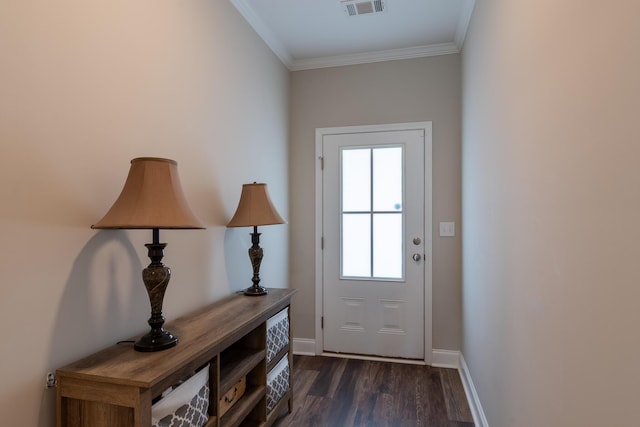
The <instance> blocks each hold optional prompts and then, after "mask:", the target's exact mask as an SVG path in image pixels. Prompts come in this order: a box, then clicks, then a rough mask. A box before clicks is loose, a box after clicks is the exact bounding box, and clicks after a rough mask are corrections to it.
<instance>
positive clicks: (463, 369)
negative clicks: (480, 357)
mask: <svg viewBox="0 0 640 427" xmlns="http://www.w3.org/2000/svg"><path fill="white" fill-rule="evenodd" d="M459 371H460V378H461V379H462V386H463V387H464V394H466V395H467V401H468V402H469V409H471V415H472V416H473V423H474V424H475V425H476V427H489V423H488V422H487V417H486V416H485V415H484V410H483V409H482V405H481V404H480V398H479V397H478V393H477V392H476V388H475V386H474V385H473V380H472V379H471V373H470V372H469V367H468V366H467V363H466V362H465V361H464V357H463V356H462V354H460V368H459Z"/></svg>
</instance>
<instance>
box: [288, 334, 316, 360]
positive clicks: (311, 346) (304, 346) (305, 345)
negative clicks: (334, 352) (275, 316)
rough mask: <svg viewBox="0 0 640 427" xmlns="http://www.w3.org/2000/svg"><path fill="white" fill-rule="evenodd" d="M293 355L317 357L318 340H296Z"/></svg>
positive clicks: (294, 340)
mask: <svg viewBox="0 0 640 427" xmlns="http://www.w3.org/2000/svg"><path fill="white" fill-rule="evenodd" d="M293 354H298V355H301V356H315V355H316V340H312V339H309V338H294V339H293Z"/></svg>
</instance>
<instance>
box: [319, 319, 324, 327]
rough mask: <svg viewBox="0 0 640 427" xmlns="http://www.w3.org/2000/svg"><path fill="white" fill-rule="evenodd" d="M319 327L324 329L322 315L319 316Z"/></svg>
mask: <svg viewBox="0 0 640 427" xmlns="http://www.w3.org/2000/svg"><path fill="white" fill-rule="evenodd" d="M320 329H324V316H322V317H320Z"/></svg>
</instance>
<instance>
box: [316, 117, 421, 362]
mask: <svg viewBox="0 0 640 427" xmlns="http://www.w3.org/2000/svg"><path fill="white" fill-rule="evenodd" d="M432 126H433V123H432V122H431V121H425V122H410V123H393V124H383V125H363V126H341V127H329V128H316V160H317V162H316V185H315V199H316V200H315V202H316V212H315V214H316V220H315V254H316V257H315V258H316V262H315V299H316V306H315V313H316V315H315V335H316V340H315V353H316V354H317V355H321V354H327V355H334V353H325V352H324V336H323V332H322V315H323V313H324V307H323V300H324V298H323V283H324V282H323V273H322V270H323V269H322V267H323V265H322V262H323V256H322V232H323V217H322V203H323V200H322V195H323V185H322V166H323V164H322V140H323V137H324V136H325V135H336V134H351V133H367V132H392V131H403V130H424V170H425V173H424V204H425V206H424V233H425V234H424V239H425V245H424V251H425V253H424V254H423V255H424V268H425V272H424V363H425V364H427V365H431V355H432V353H433V349H432V335H433V327H432V321H433V316H432V313H433V307H432V280H433V265H432V247H433V225H432V224H433V204H432V193H433V192H432V185H433V184H432V183H433V178H432V174H433V156H432V150H433V135H432ZM345 357H348V356H347V355H345ZM357 357H358V358H363V359H369V360H371V359H374V360H396V359H389V358H379V357H369V356H357ZM396 361H400V362H409V363H415V361H407V360H405V359H397V360H396Z"/></svg>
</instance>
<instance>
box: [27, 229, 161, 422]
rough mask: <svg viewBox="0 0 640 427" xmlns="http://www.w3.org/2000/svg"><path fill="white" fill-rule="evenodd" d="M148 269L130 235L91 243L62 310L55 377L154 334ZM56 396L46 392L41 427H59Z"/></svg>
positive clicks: (99, 237)
mask: <svg viewBox="0 0 640 427" xmlns="http://www.w3.org/2000/svg"><path fill="white" fill-rule="evenodd" d="M143 268H144V267H143V266H142V265H141V263H140V259H139V257H138V254H137V252H136V251H135V248H134V246H133V245H132V243H131V242H130V240H129V238H128V236H127V234H126V232H125V231H121V230H118V231H113V230H107V231H100V232H98V233H96V234H95V236H93V237H92V238H91V239H90V240H89V241H88V242H87V244H86V245H85V246H84V248H82V251H81V252H80V254H79V255H78V257H77V259H76V261H75V262H74V264H73V269H72V270H71V274H70V275H69V280H68V281H67V283H66V286H65V289H64V293H63V295H62V297H61V300H60V302H59V305H58V307H59V308H58V314H57V318H56V320H55V324H54V325H53V328H52V335H51V337H52V338H51V339H52V342H51V346H50V353H49V358H48V360H49V363H51V366H50V370H51V371H54V370H55V369H56V368H59V367H61V366H64V365H65V364H68V363H71V362H73V361H74V360H77V359H79V358H80V357H83V356H86V355H89V354H92V353H94V352H96V351H98V350H100V349H102V348H104V347H107V346H108V343H113V344H115V343H116V342H118V341H120V340H126V339H129V338H130V337H132V336H134V335H136V334H137V333H142V332H145V331H146V330H147V329H148V326H147V318H148V317H149V313H150V307H149V301H148V297H147V294H146V291H145V289H144V284H143V282H142V277H141V271H142V269H143ZM123 345H131V344H123ZM55 395H56V393H55V388H50V389H45V390H44V391H43V395H42V404H41V407H40V415H39V422H38V425H39V426H40V427H51V426H54V425H55V419H56V416H55V411H56V401H55V397H56V396H55Z"/></svg>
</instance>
